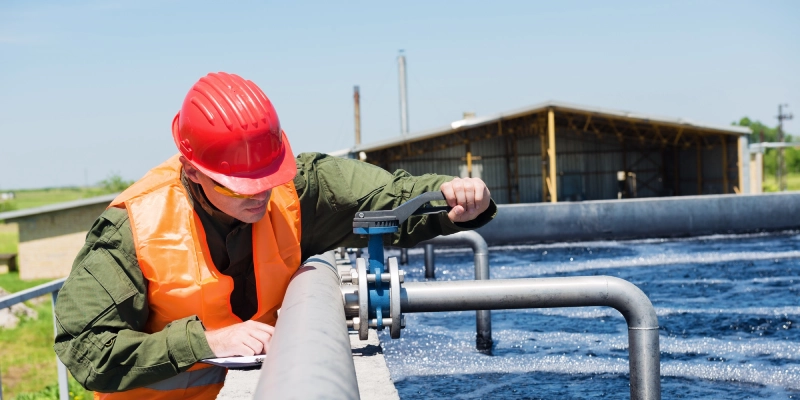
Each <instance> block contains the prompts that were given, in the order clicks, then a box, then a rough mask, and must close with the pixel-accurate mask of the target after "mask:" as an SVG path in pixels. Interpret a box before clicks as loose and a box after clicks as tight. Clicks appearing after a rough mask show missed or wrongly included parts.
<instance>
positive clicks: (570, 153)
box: [389, 128, 738, 204]
mask: <svg viewBox="0 0 800 400" xmlns="http://www.w3.org/2000/svg"><path fill="white" fill-rule="evenodd" d="M507 140H511V141H512V143H510V145H507V143H506V141H507ZM722 140H723V139H721V138H720V137H719V136H709V137H707V138H706V139H704V140H703V141H701V143H702V144H703V145H702V146H700V157H701V161H700V163H701V173H702V177H701V180H700V186H701V190H702V194H721V193H724V192H725V191H724V190H723V172H722V168H723V157H722V151H721V149H722V146H721V144H722ZM724 140H725V141H726V146H725V147H726V149H727V164H728V171H727V174H728V191H727V192H728V193H733V192H734V190H733V187H734V186H736V185H738V170H737V164H736V162H737V154H738V151H737V146H736V138H735V137H733V136H725V137H724ZM514 141H515V142H514ZM514 148H516V158H515V157H514ZM467 149H469V150H470V151H471V153H472V156H473V157H474V158H476V159H475V160H474V161H473V166H474V168H475V169H476V170H477V169H481V171H480V176H481V178H482V179H483V180H484V181H485V182H486V184H487V185H488V186H489V190H491V192H492V197H493V198H494V199H495V201H497V202H498V203H500V204H507V203H514V202H516V200H517V199H516V198H515V197H516V196H515V195H514V193H516V192H515V191H514V190H510V189H509V185H510V186H511V187H512V188H513V187H514V186H515V180H516V182H517V183H518V187H519V194H518V196H519V202H521V203H536V202H541V201H542V158H541V154H542V150H541V138H540V136H538V135H533V136H524V137H514V136H496V137H493V138H490V139H485V140H479V141H473V142H471V143H470V144H469V146H467V145H466V144H462V145H456V146H452V147H449V148H446V149H443V150H438V151H433V152H429V153H425V154H422V155H419V156H414V157H409V158H406V159H403V160H400V161H395V162H392V163H390V164H389V169H391V170H393V169H399V168H401V169H405V170H407V171H409V172H410V173H412V174H415V175H419V174H424V173H439V174H447V175H454V176H459V175H460V173H461V171H463V170H464V169H465V168H466V153H467ZM697 152H698V150H697V148H696V147H689V148H686V147H680V148H678V147H673V146H670V145H667V146H661V144H660V143H656V142H655V141H649V140H647V141H643V140H635V139H634V140H632V139H625V140H620V139H619V138H618V137H617V136H615V135H613V134H609V133H602V134H595V133H587V132H582V131H576V130H570V129H565V128H559V129H558V130H557V132H556V154H557V157H556V162H557V173H558V200H559V201H581V200H604V199H616V198H617V193H618V190H619V185H618V182H617V171H623V170H626V171H631V172H634V173H635V175H636V192H637V197H660V196H673V195H694V194H698V179H697V172H698V168H697ZM477 157H480V159H477ZM515 171H516V172H515ZM509 174H510V176H509ZM510 194H511V198H510V197H509V195H510Z"/></svg>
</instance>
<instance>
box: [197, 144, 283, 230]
mask: <svg viewBox="0 0 800 400" xmlns="http://www.w3.org/2000/svg"><path fill="white" fill-rule="evenodd" d="M181 163H182V164H183V169H184V171H185V172H186V177H187V178H189V179H190V180H191V181H192V182H194V183H197V184H199V185H200V186H202V187H203V192H205V194H206V197H207V198H208V201H210V202H211V204H213V205H214V207H217V208H218V209H219V210H220V211H222V212H224V213H225V214H228V215H230V216H231V217H233V218H236V219H238V220H239V221H242V222H245V223H248V224H252V223H255V222H258V221H260V220H261V218H263V217H264V214H266V212H267V203H268V202H269V196H270V195H271V194H272V189H270V190H267V191H265V192H261V193H258V194H256V195H254V196H253V197H250V198H247V199H240V198H235V197H230V196H226V195H224V194H222V193H219V192H218V191H217V190H215V189H214V188H215V187H216V186H218V185H219V184H217V183H216V182H214V180H213V179H211V178H209V177H208V176H206V175H205V174H203V173H202V172H200V171H199V170H197V169H196V168H194V167H193V166H192V165H191V164H189V162H188V161H187V160H186V159H185V158H184V157H181Z"/></svg>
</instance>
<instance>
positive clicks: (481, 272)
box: [422, 231, 494, 352]
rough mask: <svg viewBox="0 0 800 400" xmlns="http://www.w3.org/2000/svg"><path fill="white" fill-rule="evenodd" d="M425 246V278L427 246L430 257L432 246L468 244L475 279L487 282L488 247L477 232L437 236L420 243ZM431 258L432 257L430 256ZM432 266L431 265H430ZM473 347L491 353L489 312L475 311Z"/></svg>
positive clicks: (490, 316)
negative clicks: (429, 248)
mask: <svg viewBox="0 0 800 400" xmlns="http://www.w3.org/2000/svg"><path fill="white" fill-rule="evenodd" d="M422 243H424V244H425V256H426V263H425V277H426V278H429V276H428V268H427V267H428V263H427V255H428V246H430V247H431V251H430V253H431V255H432V254H433V245H434V244H442V245H445V246H448V245H460V244H464V243H466V244H468V245H469V246H470V247H472V253H473V260H474V263H475V279H476V280H482V281H483V280H488V279H489V245H488V244H487V243H486V240H484V239H483V236H481V235H480V234H479V233H478V232H475V231H463V232H457V233H454V234H452V235H447V236H437V237H435V238H433V239H431V240H427V241H425V242H422ZM431 257H432V256H431ZM431 264H432V263H431ZM430 278H433V271H431V276H430ZM475 330H476V334H475V347H476V348H477V349H478V351H481V352H491V351H492V345H493V343H494V341H493V340H492V312H491V311H489V310H476V311H475Z"/></svg>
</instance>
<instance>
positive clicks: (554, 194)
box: [547, 108, 558, 203]
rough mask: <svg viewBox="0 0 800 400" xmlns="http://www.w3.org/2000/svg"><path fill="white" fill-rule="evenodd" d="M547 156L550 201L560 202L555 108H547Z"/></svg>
mask: <svg viewBox="0 0 800 400" xmlns="http://www.w3.org/2000/svg"><path fill="white" fill-rule="evenodd" d="M547 142H548V143H547V158H548V160H549V161H550V165H549V167H550V185H549V187H550V202H551V203H556V202H558V186H557V185H556V118H555V114H554V113H553V109H552V108H551V109H549V110H547Z"/></svg>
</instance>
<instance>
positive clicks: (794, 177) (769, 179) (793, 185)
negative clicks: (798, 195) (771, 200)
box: [764, 172, 800, 192]
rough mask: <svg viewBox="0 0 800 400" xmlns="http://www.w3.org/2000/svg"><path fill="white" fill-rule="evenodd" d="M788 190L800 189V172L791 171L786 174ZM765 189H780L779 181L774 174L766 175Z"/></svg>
mask: <svg viewBox="0 0 800 400" xmlns="http://www.w3.org/2000/svg"><path fill="white" fill-rule="evenodd" d="M786 190H800V173H798V172H795V173H791V172H790V173H788V174H787V175H786ZM764 191H765V192H777V191H778V181H777V180H776V179H775V175H774V174H771V175H766V176H764Z"/></svg>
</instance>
